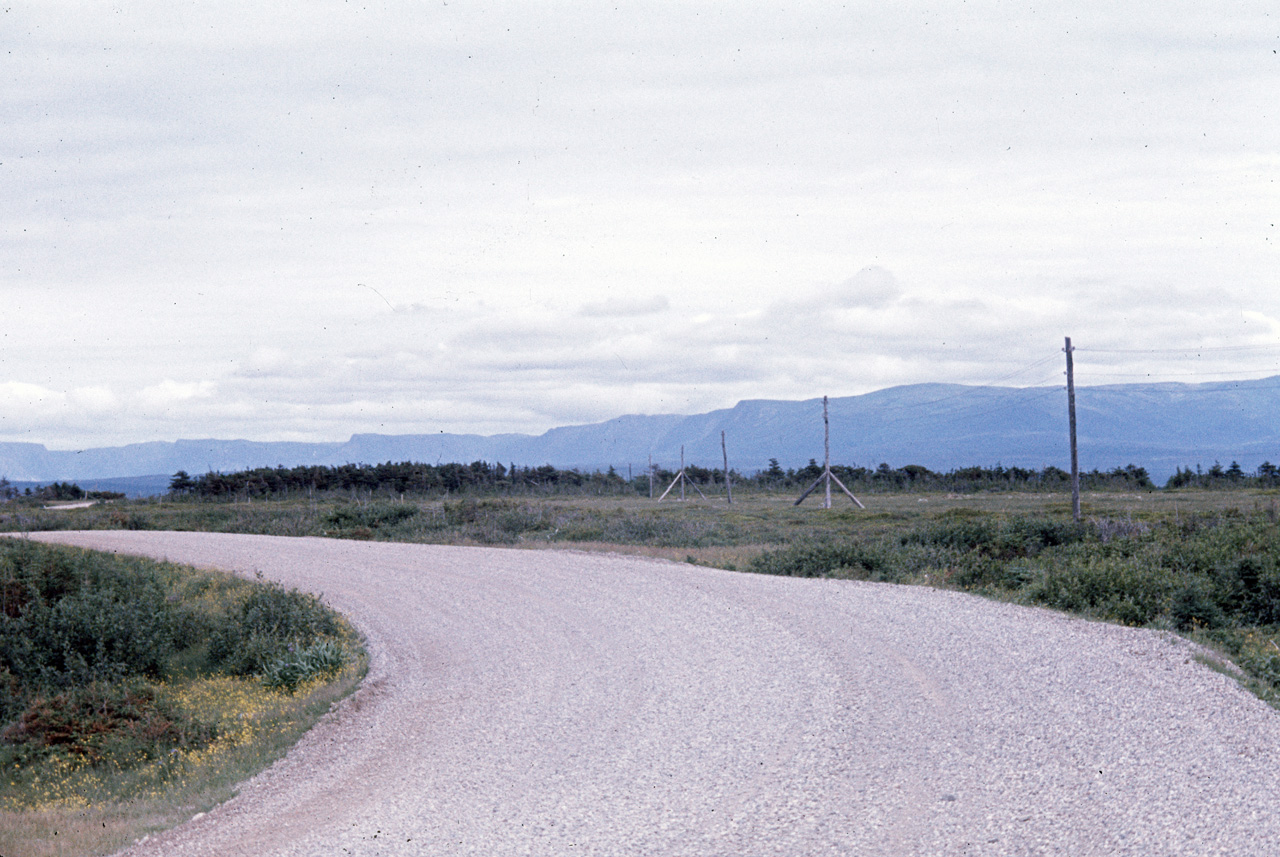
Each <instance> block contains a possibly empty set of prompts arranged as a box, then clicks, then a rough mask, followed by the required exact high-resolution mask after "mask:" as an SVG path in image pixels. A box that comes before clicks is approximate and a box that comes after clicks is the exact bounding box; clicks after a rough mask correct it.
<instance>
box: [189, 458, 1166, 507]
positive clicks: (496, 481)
mask: <svg viewBox="0 0 1280 857" xmlns="http://www.w3.org/2000/svg"><path fill="white" fill-rule="evenodd" d="M831 470H832V472H833V473H834V474H835V475H836V476H837V477H838V478H839V479H840V480H841V481H842V482H844V483H845V484H846V485H848V486H849V487H850V489H854V488H855V486H856V488H857V489H858V490H864V491H868V492H870V493H875V492H882V491H955V492H960V493H964V492H974V491H992V490H1019V491H1038V490H1043V491H1060V490H1065V489H1066V488H1068V487H1069V486H1070V482H1071V476H1070V474H1069V473H1067V472H1066V471H1065V470H1062V469H1061V468H1058V467H1045V468H1043V469H1040V470H1034V469H1030V468H1022V467H1004V466H1002V465H996V466H994V467H963V468H957V469H955V470H950V471H947V472H945V473H941V472H935V471H932V470H930V469H928V468H926V467H923V466H921V465H917V464H909V465H906V466H904V467H896V468H895V467H891V466H890V465H888V464H880V465H879V466H878V467H875V468H868V467H859V466H856V465H832V468H831ZM684 473H685V476H686V477H687V478H688V479H689V480H690V481H691V482H692V483H693V484H694V485H698V486H701V487H703V488H713V489H714V488H716V487H717V486H723V485H724V482H725V474H724V470H723V469H717V468H706V467H699V466H697V465H686V467H685V468H684ZM821 475H822V467H821V466H820V465H819V464H818V463H817V462H816V461H815V460H813V459H810V461H809V463H808V465H806V466H804V467H800V468H788V469H784V468H783V467H781V465H780V464H779V463H778V460H777V459H770V462H769V467H768V468H766V469H764V470H761V471H759V472H756V473H752V474H749V475H747V474H742V473H739V472H738V471H736V470H732V469H730V471H729V477H730V479H731V480H732V481H733V484H734V485H735V486H741V487H747V488H755V489H758V490H763V491H783V490H796V489H803V488H805V487H807V486H808V485H809V484H811V483H812V482H813V481H814V480H815V479H817V478H818V477H819V476H821ZM676 476H677V473H676V471H673V470H670V469H667V468H665V467H657V466H656V467H654V469H653V474H652V482H651V481H650V475H649V473H648V471H647V470H643V471H641V472H640V473H639V474H638V475H637V474H629V475H623V474H620V473H619V472H618V471H617V470H616V469H615V468H614V467H610V468H608V469H607V470H605V471H599V470H597V471H589V472H588V471H582V470H577V469H561V468H557V467H553V466H552V465H550V464H544V465H541V466H536V467H534V466H520V465H517V464H515V463H511V464H509V465H504V464H501V463H492V462H486V461H474V462H472V463H470V464H462V463H457V462H454V463H448V464H424V463H420V462H409V461H404V462H398V463H397V462H390V461H388V462H385V463H383V464H373V465H369V464H343V465H338V466H327V465H299V466H296V467H284V466H277V467H258V468H252V469H248V470H241V471H237V472H234V473H219V472H209V473H206V474H204V475H203V476H192V475H190V474H189V473H187V472H186V471H181V470H180V471H178V472H177V473H175V474H174V475H173V478H172V480H171V481H170V483H169V490H170V492H171V493H172V494H174V495H179V496H189V497H195V498H206V499H235V498H253V497H281V496H290V495H294V496H296V495H315V494H317V493H319V494H324V493H332V492H353V493H358V494H370V495H372V494H392V495H398V494H450V495H454V494H466V493H474V494H502V493H506V494H584V493H585V494H640V495H645V494H648V493H649V491H650V487H651V485H652V489H653V491H654V495H655V496H657V495H658V494H659V493H661V492H662V491H663V490H664V489H665V488H666V487H667V486H668V485H670V484H671V482H672V481H673V480H674V479H675V478H676ZM1081 484H1082V486H1084V487H1085V488H1087V489H1089V490H1126V489H1127V490H1133V489H1153V488H1155V485H1154V484H1153V483H1152V481H1151V478H1150V476H1149V475H1148V473H1147V471H1146V469H1145V468H1142V467H1137V466H1135V465H1132V464H1130V465H1127V466H1125V467H1118V468H1116V469H1114V470H1111V471H1099V470H1093V471H1091V472H1089V473H1084V474H1081Z"/></svg>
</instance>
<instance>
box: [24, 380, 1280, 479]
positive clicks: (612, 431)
mask: <svg viewBox="0 0 1280 857" xmlns="http://www.w3.org/2000/svg"><path fill="white" fill-rule="evenodd" d="M829 411H830V422H831V458H832V461H833V462H835V463H840V464H851V465H862V466H868V467H874V466H876V465H877V464H879V463H880V462H889V463H891V464H893V465H894V466H903V465H906V464H920V465H923V466H925V467H928V468H929V469H931V470H940V471H946V470H951V469H955V468H957V467H965V466H970V465H982V466H993V465H995V464H1003V465H1005V466H1017V467H1028V468H1034V469H1040V468H1043V467H1046V466H1049V465H1053V466H1057V467H1063V468H1065V467H1066V466H1067V464H1068V461H1069V455H1070V453H1069V449H1068V443H1067V426H1066V423H1067V419H1066V416H1067V406H1066V392H1065V389H1064V388H1062V387H994V386H972V385H962V384H945V383H923V384H910V385H903V386H898V387H889V388H885V389H882V390H876V391H873V392H870V393H864V394H861V395H857V396H844V397H836V398H831V399H830V400H829ZM1076 411H1077V422H1078V437H1079V449H1080V464H1081V468H1082V469H1084V470H1091V469H1095V468H1097V469H1102V470H1109V469H1113V468H1115V467H1121V466H1124V465H1127V464H1137V465H1139V466H1142V467H1146V468H1147V469H1148V470H1149V471H1150V472H1151V474H1152V477H1153V478H1154V479H1155V480H1156V481H1157V482H1163V481H1164V479H1166V478H1167V477H1168V476H1169V475H1171V474H1172V473H1173V472H1174V470H1175V469H1176V468H1177V467H1179V466H1194V465H1196V464H1203V465H1204V466H1206V467H1207V466H1209V465H1210V464H1212V463H1213V462H1214V461H1221V462H1222V463H1224V464H1225V463H1227V462H1229V461H1238V462H1240V464H1241V466H1243V467H1245V468H1246V469H1247V470H1251V469H1254V468H1256V467H1257V465H1258V464H1261V463H1262V462H1263V461H1264V460H1272V461H1280V424H1278V423H1277V421H1276V420H1275V419H1274V415H1275V414H1277V413H1280V376H1275V377H1271V378H1264V379H1259V380H1256V381H1215V382H1208V383H1203V384H1181V383H1176V382H1156V383H1151V384H1111V385H1100V386H1091V387H1079V388H1077V389H1076ZM721 431H724V432H725V433H726V436H727V439H728V446H729V459H730V464H731V465H732V466H733V467H734V468H735V469H737V470H739V471H742V472H752V471H755V470H758V469H763V468H765V467H767V466H768V464H769V460H770V459H772V458H777V459H778V461H779V462H780V463H781V464H782V466H784V467H799V466H802V465H804V464H805V463H807V462H808V461H809V459H811V458H814V459H819V460H820V459H821V457H822V438H823V427H822V400H821V398H809V399H803V400H781V399H744V400H742V401H740V402H738V403H737V404H736V405H734V406H733V407H731V408H721V409H718V410H713V411H708V412H705V413H701V414H689V415H681V414H654V415H644V414H624V415H622V416H618V417H614V418H613V419H610V420H606V421H604V422H599V423H590V424H582V425H568V426H558V427H555V428H552V429H549V430H548V431H546V432H543V433H542V434H540V435H528V434H498V435H476V434H449V433H445V432H437V433H435V434H411V435H386V434H379V433H373V432H361V433H356V434H353V435H351V437H350V438H349V439H348V440H346V441H332V442H317V443H305V442H298V441H250V440H221V439H217V438H199V439H179V440H176V441H144V442H139V443H133V444H127V445H125V446H116V447H98V448H91V449H83V450H49V449H47V448H46V447H45V446H43V445H42V444H38V443H31V442H0V476H5V477H7V478H8V479H9V480H11V481H14V482H18V481H46V482H47V481H61V480H82V481H83V480H90V479H98V480H102V479H120V478H134V477H141V476H155V475H158V474H172V473H175V472H177V471H178V470H186V471H187V472H189V473H193V474H199V473H205V472H208V471H222V472H231V471H235V470H243V469H246V468H252V467H274V466H276V465H284V466H287V467H292V466H297V465H305V464H319V465H328V466H336V465H341V464H348V463H365V464H373V463H378V462H383V461H422V462H426V463H432V464H434V463H441V462H449V461H458V462H470V461H476V460H484V461H492V462H502V463H516V464H520V465H542V464H552V465H555V466H557V467H563V468H568V467H579V468H583V469H588V470H590V469H597V468H598V469H605V468H607V467H609V466H613V467H615V468H617V469H618V470H619V471H620V472H625V471H626V469H627V468H628V467H630V468H632V471H633V472H634V473H642V472H643V471H644V468H645V467H646V466H647V464H648V460H649V457H650V456H652V458H653V462H654V463H655V464H659V465H661V466H663V467H666V468H669V469H674V468H675V467H676V466H678V464H679V461H680V452H681V448H682V447H683V449H684V453H685V460H686V461H687V462H689V463H696V464H700V465H703V466H709V467H719V466H721V461H722V459H721V450H720V432H721Z"/></svg>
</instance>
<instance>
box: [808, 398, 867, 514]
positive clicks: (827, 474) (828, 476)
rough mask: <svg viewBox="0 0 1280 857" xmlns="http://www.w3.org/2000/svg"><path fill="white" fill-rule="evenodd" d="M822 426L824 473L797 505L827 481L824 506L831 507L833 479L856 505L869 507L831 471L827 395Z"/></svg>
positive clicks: (862, 507) (823, 402) (823, 406)
mask: <svg viewBox="0 0 1280 857" xmlns="http://www.w3.org/2000/svg"><path fill="white" fill-rule="evenodd" d="M822 426H823V441H822V448H823V455H822V462H823V465H822V475H821V476H819V477H818V478H817V479H816V480H814V483H813V484H812V485H810V486H809V487H808V488H807V489H806V490H805V492H804V493H803V494H801V495H800V499H799V500H796V502H795V505H797V506H799V505H800V504H801V503H803V502H804V498H805V497H808V496H809V495H810V494H812V493H813V489H815V488H817V487H818V485H819V483H822V482H825V483H826V486H827V495H826V502H825V503H823V505H822V508H824V509H830V508H831V483H832V481H834V482H835V483H836V484H837V485H839V486H840V490H841V491H843V492H844V493H846V494H848V495H849V499H850V500H852V501H853V502H854V505H856V506H857V507H858V508H859V509H865V508H867V507H866V506H864V505H862V501H861V500H859V499H858V498H857V497H855V496H853V492H852V491H850V490H849V489H848V488H846V487H844V483H843V482H841V481H840V477H838V476H836V475H835V474H834V473H832V472H831V422H830V420H828V419H827V397H826V396H823V397H822Z"/></svg>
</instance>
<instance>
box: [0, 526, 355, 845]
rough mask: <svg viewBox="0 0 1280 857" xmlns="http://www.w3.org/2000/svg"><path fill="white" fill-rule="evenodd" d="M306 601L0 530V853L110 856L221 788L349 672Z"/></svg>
mask: <svg viewBox="0 0 1280 857" xmlns="http://www.w3.org/2000/svg"><path fill="white" fill-rule="evenodd" d="M364 669H365V658H364V655H363V650H362V649H361V647H360V644H359V640H358V638H357V636H356V634H355V632H354V631H353V630H352V629H351V628H350V627H349V626H347V625H346V624H345V622H343V620H342V619H341V618H340V617H338V616H337V615H336V614H334V613H333V612H332V611H330V610H328V609H327V608H325V607H324V606H323V605H321V604H320V603H319V602H318V601H317V600H316V599H315V598H313V597H312V596H309V595H305V594H303V593H299V592H296V591H286V590H284V589H283V588H281V587H279V586H276V585H274V584H268V583H265V582H262V581H256V582H255V581H246V580H243V579H239V578H235V577H232V576H230V575H224V574H218V573H214V572H205V571H197V570H194V569H188V568H184V567H181V566H176V565H173V564H170V563H157V562H152V561H149V560H144V559H137V558H131V557H118V556H114V555H109V554H102V553H95V552H92V551H81V550H75V549H72V548H63V547H56V546H49V545H41V544H37V543H32V542H24V541H19V540H3V541H2V542H0V691H3V695H0V854H2V855H5V857H13V855H45V854H49V855H53V854H59V855H62V854H74V855H89V854H102V853H107V852H110V851H113V850H116V849H117V848H119V847H121V846H123V845H125V844H127V843H128V842H131V841H133V840H135V839H137V838H139V837H140V836H143V835H146V834H148V833H150V832H153V831H156V830H160V829H164V828H167V827H171V826H173V825H174V824H177V823H179V822H181V821H183V820H185V819H186V818H189V817H190V816H191V815H192V814H194V813H196V812H201V811H204V810H206V809H208V808H209V807H211V806H213V805H215V804H217V803H219V802H221V801H223V800H225V799H226V798H228V797H229V796H231V795H232V794H233V792H234V787H235V785H236V784H237V783H239V782H242V781H243V780H245V779H247V778H248V777H250V776H252V775H253V774H254V773H256V772H257V771H259V770H261V769H263V768H265V767H267V766H268V765H270V764H271V763H272V762H274V761H275V760H276V759H278V758H279V757H280V756H282V755H283V754H284V753H285V751H286V750H287V749H288V748H289V747H290V746H292V745H293V744H294V743H295V742H296V741H297V739H298V738H299V737H300V736H301V735H302V734H303V733H304V732H305V731H306V730H307V729H308V728H310V726H311V725H312V724H313V723H314V722H315V721H316V720H317V719H319V717H320V716H321V715H323V714H324V713H325V712H326V711H327V710H328V709H329V707H330V706H331V705H332V704H333V703H334V702H335V701H336V700H338V699H340V698H342V697H343V696H345V695H346V694H348V693H350V692H351V691H352V690H353V689H354V688H355V687H356V686H357V685H358V683H359V680H360V678H361V677H362V676H363V673H364Z"/></svg>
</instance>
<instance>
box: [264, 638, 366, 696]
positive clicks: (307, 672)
mask: <svg viewBox="0 0 1280 857" xmlns="http://www.w3.org/2000/svg"><path fill="white" fill-rule="evenodd" d="M346 662H347V655H346V652H345V651H343V648H342V645H341V644H340V643H338V642H336V641H334V640H319V641H317V642H315V643H312V644H311V645H309V646H307V647H305V648H302V649H296V650H295V649H291V650H290V651H289V652H287V653H285V654H284V655H282V656H281V657H279V658H277V659H276V660H274V661H272V662H270V663H268V664H267V665H266V666H265V667H263V669H262V683H263V684H265V685H266V686H267V687H274V688H279V689H281V690H293V689H294V688H296V687H297V686H298V685H300V684H302V683H303V682H305V681H309V680H311V679H313V678H317V677H321V676H325V675H332V674H333V673H336V672H337V671H338V670H340V669H342V665H343V664H345V663H346Z"/></svg>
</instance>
